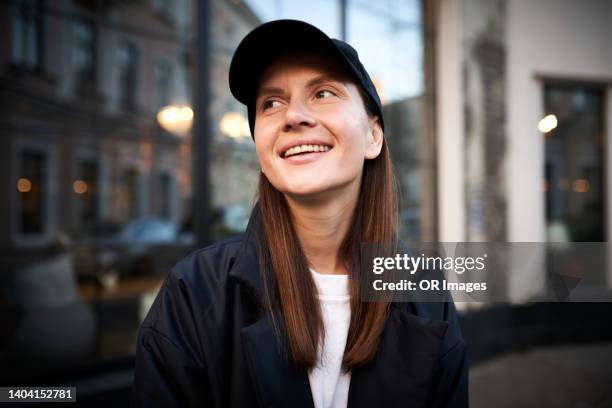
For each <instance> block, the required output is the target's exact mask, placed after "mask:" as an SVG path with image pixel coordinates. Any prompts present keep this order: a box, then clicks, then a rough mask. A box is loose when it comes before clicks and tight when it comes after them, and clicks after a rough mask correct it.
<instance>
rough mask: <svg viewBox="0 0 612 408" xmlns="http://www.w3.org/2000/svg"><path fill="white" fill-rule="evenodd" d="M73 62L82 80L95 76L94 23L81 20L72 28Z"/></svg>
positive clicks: (76, 72) (79, 78)
mask: <svg viewBox="0 0 612 408" xmlns="http://www.w3.org/2000/svg"><path fill="white" fill-rule="evenodd" d="M72 36H73V37H72V41H73V44H72V63H73V67H74V71H75V74H76V76H77V79H78V80H80V81H84V80H93V79H94V78H95V43H96V38H95V30H94V26H93V24H92V23H90V22H89V21H85V20H81V21H78V22H76V23H74V25H73V29H72Z"/></svg>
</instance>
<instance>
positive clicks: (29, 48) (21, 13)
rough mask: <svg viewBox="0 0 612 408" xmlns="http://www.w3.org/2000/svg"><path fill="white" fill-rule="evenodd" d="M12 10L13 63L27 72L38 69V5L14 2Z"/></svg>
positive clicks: (31, 0)
mask: <svg viewBox="0 0 612 408" xmlns="http://www.w3.org/2000/svg"><path fill="white" fill-rule="evenodd" d="M14 3H15V4H14V8H13V27H12V28H13V33H12V34H13V35H12V39H13V44H12V59H13V63H14V64H15V65H17V66H19V67H21V68H25V69H28V70H35V69H38V68H39V66H40V59H41V46H40V45H41V44H40V42H41V41H40V40H41V28H42V27H41V26H42V23H41V22H42V19H41V17H40V4H39V2H38V1H37V0H21V1H16V2H14Z"/></svg>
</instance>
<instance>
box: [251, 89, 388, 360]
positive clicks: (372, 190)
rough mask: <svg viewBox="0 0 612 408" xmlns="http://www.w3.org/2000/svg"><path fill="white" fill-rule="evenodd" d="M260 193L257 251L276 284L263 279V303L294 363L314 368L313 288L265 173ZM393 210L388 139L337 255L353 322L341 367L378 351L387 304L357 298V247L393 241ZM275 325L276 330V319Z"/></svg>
mask: <svg viewBox="0 0 612 408" xmlns="http://www.w3.org/2000/svg"><path fill="white" fill-rule="evenodd" d="M362 99H363V100H364V101H365V102H364V104H365V108H366V111H367V113H368V115H369V116H372V109H371V104H370V103H369V98H367V97H365V95H363V93H362ZM258 195H259V207H260V210H261V216H262V225H263V230H264V233H265V240H262V241H260V242H261V244H260V254H263V253H265V254H266V256H267V257H269V258H268V260H269V263H270V267H271V269H272V271H273V274H274V282H275V284H274V287H270V285H268V284H267V281H268V279H267V277H266V276H264V277H263V282H264V290H265V292H266V293H265V299H266V304H267V305H268V309H269V311H270V312H271V317H272V321H273V322H275V321H276V319H275V316H274V312H273V309H274V308H273V307H272V305H273V304H278V306H279V309H280V313H281V315H282V322H283V329H284V332H285V334H286V338H287V345H288V349H289V353H290V355H291V359H292V361H293V363H294V364H295V365H297V366H298V367H302V368H312V367H314V366H315V365H316V363H317V348H318V345H319V342H321V341H323V339H324V336H325V333H324V327H323V319H322V315H321V309H320V305H319V302H318V299H317V290H316V286H315V283H314V281H313V278H312V276H311V274H310V272H309V270H308V262H307V259H306V256H305V255H304V251H303V250H302V247H301V245H300V242H299V239H298V237H297V234H296V232H295V229H294V227H293V223H292V222H291V214H290V212H289V208H288V205H287V202H286V199H285V197H284V195H283V194H282V193H281V192H280V191H278V190H277V189H276V188H274V186H272V184H271V183H270V182H269V181H268V179H267V177H266V176H265V175H264V174H263V173H261V174H260V178H259V192H258ZM397 211H398V210H397V185H396V183H395V179H394V176H393V168H392V164H391V159H390V154H389V150H388V148H387V143H386V142H385V141H384V140H383V145H382V149H381V152H380V154H379V155H378V157H376V158H375V159H371V160H366V161H365V162H364V166H363V173H362V178H361V186H360V190H359V197H358V200H357V205H356V206H355V210H354V213H353V216H352V222H351V223H350V227H349V230H348V231H347V234H346V236H345V237H344V240H343V242H342V244H341V246H340V249H339V254H338V256H339V258H340V259H341V261H343V262H344V263H345V266H346V268H347V270H348V271H349V274H350V279H349V281H350V293H351V322H350V326H349V331H348V336H347V341H346V348H345V351H344V358H343V369H344V370H345V371H349V370H351V369H353V368H355V367H358V366H360V365H363V364H365V363H367V362H369V361H371V360H372V359H373V358H374V356H375V354H376V350H377V347H378V341H379V337H380V334H381V332H382V330H383V327H384V324H385V321H386V318H387V315H388V312H389V305H390V303H389V302H372V303H365V302H362V301H361V297H360V249H361V244H362V243H366V242H367V243H378V244H389V243H393V242H395V241H396V235H395V234H396V232H397V231H396V226H397ZM262 265H263V264H262ZM262 270H263V271H265V268H262ZM275 328H276V329H277V330H278V328H277V327H276V323H275Z"/></svg>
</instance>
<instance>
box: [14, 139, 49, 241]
mask: <svg viewBox="0 0 612 408" xmlns="http://www.w3.org/2000/svg"><path fill="white" fill-rule="evenodd" d="M46 166H47V156H46V154H44V153H42V152H37V151H27V150H25V151H23V152H22V153H21V169H20V176H19V179H18V180H17V191H19V201H20V206H19V208H20V209H21V214H20V217H19V218H20V221H21V222H20V225H21V228H20V231H19V232H20V234H24V235H25V234H28V235H32V234H34V235H40V234H43V233H44V231H45V198H46V193H47V188H48V186H47V185H46V183H45V171H46Z"/></svg>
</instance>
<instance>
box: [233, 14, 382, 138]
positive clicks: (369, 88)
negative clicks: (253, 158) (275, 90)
mask: <svg viewBox="0 0 612 408" xmlns="http://www.w3.org/2000/svg"><path fill="white" fill-rule="evenodd" d="M296 51H307V52H316V53H318V54H325V55H327V56H329V57H331V58H333V59H334V60H335V61H338V62H340V63H341V64H342V65H344V66H345V67H346V68H347V70H348V72H349V73H350V74H351V76H352V77H353V79H354V80H355V82H356V84H357V85H359V86H360V87H361V88H362V89H363V90H364V91H365V93H366V94H367V95H368V96H369V97H370V98H371V101H372V102H373V104H372V105H373V106H374V107H375V109H376V112H374V113H375V114H376V115H377V116H378V118H379V120H380V126H381V128H382V129H383V130H384V128H385V127H384V122H383V114H382V104H381V102H380V97H379V96H378V93H377V92H376V88H375V87H374V83H373V82H372V79H371V78H370V75H369V74H368V72H367V71H366V70H365V68H364V67H363V64H362V63H361V61H359V55H358V54H357V51H356V50H355V49H354V48H353V47H351V46H350V45H349V44H347V43H346V42H344V41H340V40H337V39H335V38H330V37H328V36H327V35H326V34H325V33H324V32H323V31H321V30H319V29H318V28H317V27H315V26H313V25H311V24H308V23H305V22H303V21H299V20H275V21H270V22H268V23H265V24H262V25H260V26H258V27H256V28H255V29H253V31H251V32H250V33H249V34H247V36H246V37H244V39H243V40H242V41H241V42H240V44H239V45H238V48H237V49H236V52H235V53H234V56H233V58H232V62H231V64H230V69H229V86H230V91H231V92H232V95H234V97H235V98H236V99H238V100H239V101H240V102H242V103H243V104H245V105H246V106H247V108H248V115H249V127H250V129H251V135H252V137H253V138H254V137H255V136H254V135H255V133H254V130H255V106H254V104H255V97H256V94H257V86H258V84H259V80H260V79H261V76H262V74H263V72H264V71H265V69H266V68H267V67H268V66H269V65H270V64H271V63H272V62H273V61H274V60H276V59H277V58H279V57H280V56H282V55H285V54H288V53H293V52H296Z"/></svg>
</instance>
